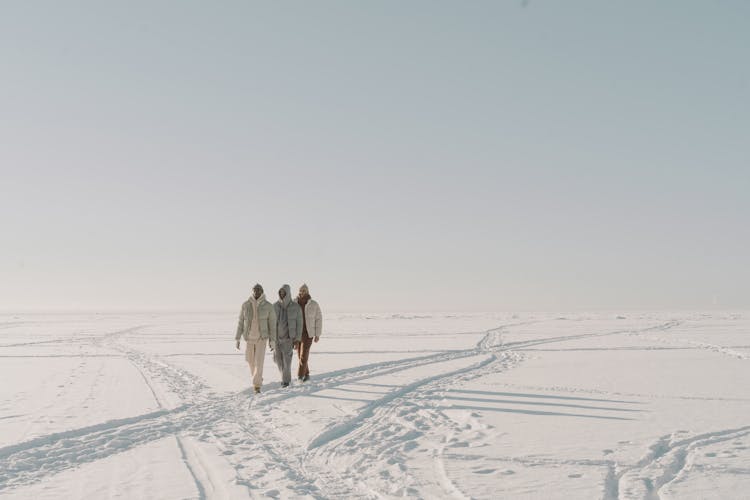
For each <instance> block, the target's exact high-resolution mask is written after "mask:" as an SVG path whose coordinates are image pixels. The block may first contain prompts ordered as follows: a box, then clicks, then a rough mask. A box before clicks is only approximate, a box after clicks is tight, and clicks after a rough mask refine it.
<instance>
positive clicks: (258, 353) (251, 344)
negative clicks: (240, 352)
mask: <svg viewBox="0 0 750 500" xmlns="http://www.w3.org/2000/svg"><path fill="white" fill-rule="evenodd" d="M266 342H268V341H267V340H266V339H263V338H261V339H258V340H248V341H247V347H246V348H245V359H246V360H247V364H248V365H250V376H252V377H253V386H254V387H260V386H261V385H263V360H264V359H265V357H266Z"/></svg>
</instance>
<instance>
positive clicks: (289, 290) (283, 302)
mask: <svg viewBox="0 0 750 500" xmlns="http://www.w3.org/2000/svg"><path fill="white" fill-rule="evenodd" d="M282 290H284V291H285V292H286V295H284V300H279V302H281V305H283V306H284V307H287V306H288V305H289V303H290V302H291V301H292V287H290V286H289V285H284V286H282V287H281V288H279V291H282Z"/></svg>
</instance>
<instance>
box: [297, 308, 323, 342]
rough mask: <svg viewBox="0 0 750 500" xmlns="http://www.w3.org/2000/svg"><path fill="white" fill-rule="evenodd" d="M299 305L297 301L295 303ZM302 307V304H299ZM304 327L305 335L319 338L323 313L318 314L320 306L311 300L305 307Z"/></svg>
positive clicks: (321, 331) (321, 330)
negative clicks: (305, 329)
mask: <svg viewBox="0 0 750 500" xmlns="http://www.w3.org/2000/svg"><path fill="white" fill-rule="evenodd" d="M297 302H298V303H299V300H298V301H297ZM300 307H302V304H300ZM303 309H304V311H305V326H306V327H307V335H308V336H309V337H310V338H312V337H320V335H321V334H322V333H323V313H321V312H320V306H319V305H318V303H317V302H315V301H314V300H313V299H309V300H308V301H307V304H306V305H305V307H303Z"/></svg>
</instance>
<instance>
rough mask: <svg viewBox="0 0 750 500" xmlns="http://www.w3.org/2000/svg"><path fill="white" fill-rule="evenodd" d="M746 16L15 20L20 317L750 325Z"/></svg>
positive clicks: (480, 5)
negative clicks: (428, 316)
mask: <svg viewBox="0 0 750 500" xmlns="http://www.w3.org/2000/svg"><path fill="white" fill-rule="evenodd" d="M748 61H750V2H747V1H745V0H735V1H732V0H725V1H707V0H706V1H688V0H672V1H659V2H654V1H624V0H622V1H612V2H603V1H601V0H592V1H585V2H584V1H564V2H563V1H558V0H554V1H553V0H548V1H541V0H531V1H529V2H528V3H527V4H526V5H525V6H524V2H521V1H507V2H502V1H494V0H493V1H472V2H462V1H453V2H446V1H409V2H403V1H378V2H350V1H336V2H332V1H329V2H325V1H324V2H308V1H299V2H251V1H244V0H243V1H233V2H197V1H162V2H152V1H147V2H145V1H143V2H135V1H128V2H119V3H115V2H98V1H91V2H57V1H46V2H43V1H33V2H28V1H21V0H18V1H15V2H3V3H2V5H0V169H1V170H0V172H1V174H2V175H1V177H0V179H1V183H0V186H1V187H0V310H17V309H40V310H44V309H71V310H76V309H129V308H138V309H140V308H147V309H162V308H166V309H180V310H216V309H221V310H234V309H238V308H239V305H240V303H241V302H242V301H243V300H244V299H245V298H246V297H247V296H248V295H249V293H250V288H251V287H252V285H253V284H254V283H256V282H260V283H261V284H263V285H264V287H265V289H266V291H267V294H268V295H269V298H271V299H275V298H276V291H277V290H278V288H279V287H280V286H281V285H282V284H284V283H290V284H291V285H292V287H293V289H294V290H296V289H297V287H298V286H299V285H300V284H301V283H302V282H307V283H308V284H309V286H310V290H311V293H312V295H313V296H314V297H316V298H318V299H319V301H320V302H321V305H322V306H323V308H324V310H328V311H332V310H337V311H346V310H366V311H383V310H393V311H402V310H421V311H440V310H443V311H445V310H449V311H514V310H568V309H570V310H581V309H638V308H649V309H709V308H748V307H750V258H749V257H748V254H749V253H750V252H749V249H750V229H748V228H749V227H750V137H749V135H750V64H748Z"/></svg>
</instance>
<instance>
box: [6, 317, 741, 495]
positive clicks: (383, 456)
mask: <svg viewBox="0 0 750 500" xmlns="http://www.w3.org/2000/svg"><path fill="white" fill-rule="evenodd" d="M529 323H531V322H525V323H512V324H507V325H502V326H500V327H497V328H494V329H491V330H489V331H487V332H486V334H485V336H484V337H483V338H482V339H481V340H480V341H479V342H478V344H477V345H476V346H475V347H473V348H470V349H464V350H455V351H438V352H435V353H433V354H428V355H424V356H418V357H412V358H406V359H398V360H393V361H384V362H377V363H371V364H367V365H362V366H359V367H355V368H349V369H344V370H339V371H333V372H329V373H326V374H322V375H321V376H320V377H317V378H316V379H315V380H313V381H311V382H309V383H306V384H304V385H301V386H293V387H290V388H289V389H286V390H285V391H284V392H281V391H274V390H273V389H272V390H270V391H269V392H267V393H263V394H262V395H260V396H257V397H254V398H252V399H251V398H250V397H249V391H247V390H246V391H242V392H240V393H238V394H230V395H217V394H215V393H214V392H213V391H211V390H210V388H209V387H208V386H206V385H205V384H204V383H203V382H202V381H201V380H200V379H199V378H198V377H196V376H194V375H192V374H191V373H189V372H188V371H186V370H182V369H180V368H177V367H176V366H174V365H171V364H169V363H167V362H166V361H165V360H164V358H165V357H167V356H158V355H153V354H149V353H146V352H143V351H139V350H137V349H136V347H134V346H133V345H130V344H128V343H126V342H122V340H121V339H122V338H123V337H125V336H128V335H129V334H134V333H136V332H137V331H138V330H140V329H142V328H144V327H143V326H137V327H133V328H128V329H124V330H120V331H116V332H112V333H109V334H106V335H102V336H98V337H95V336H88V337H84V338H79V337H76V340H77V341H79V340H80V341H83V340H84V339H85V340H86V341H88V342H92V343H93V344H94V345H96V346H98V347H102V348H105V349H108V350H110V351H114V352H116V353H117V354H118V355H120V356H123V357H125V358H127V359H128V360H129V361H130V363H132V365H133V366H134V367H135V368H136V369H137V370H138V371H139V373H140V374H141V375H142V377H143V380H144V383H145V384H146V386H147V387H148V388H149V390H150V391H151V394H152V395H153V398H154V401H155V404H156V405H157V406H158V410H157V411H153V412H149V413H145V414H143V415H139V416H134V417H130V418H124V419H118V420H111V421H109V422H104V423H101V424H97V425H92V426H88V427H83V428H80V429H75V430H71V431H66V432H60V433H55V434H50V435H47V436H43V437H39V438H36V439H32V440H30V441H26V442H23V443H18V444H14V445H11V446H6V447H4V448H0V493H1V492H2V491H3V490H4V489H9V488H17V487H20V486H24V485H30V484H33V483H37V482H39V481H41V480H42V479H44V478H46V477H48V476H49V475H51V474H55V473H58V472H61V471H64V470H67V469H70V468H74V467H76V466H78V465H80V464H83V463H87V462H93V461H95V460H100V459H102V458H105V457H108V456H111V455H114V454H117V453H121V452H123V451H126V450H129V449H132V448H135V447H137V446H141V445H143V444H146V443H149V442H152V441H155V440H159V439H163V438H166V437H170V436H173V437H174V438H175V439H176V440H177V445H178V448H179V451H180V453H181V456H182V458H183V461H184V463H185V466H186V467H187V469H188V471H189V473H190V474H191V475H192V477H193V479H194V481H195V485H196V490H197V492H198V496H199V498H201V499H203V498H222V497H225V496H226V491H225V490H224V489H223V479H222V478H220V477H215V476H214V473H213V471H212V467H211V466H210V465H206V460H205V459H206V457H204V456H203V455H202V453H203V452H202V451H201V450H200V448H201V447H200V446H195V445H194V444H192V439H197V440H199V441H201V442H205V443H209V444H210V445H211V446H213V447H215V448H216V449H218V450H219V451H220V453H221V455H222V458H223V459H225V460H226V461H227V462H228V463H229V464H230V465H231V466H232V467H233V468H234V471H235V474H236V478H235V481H236V484H239V485H243V486H245V487H246V488H247V489H248V490H249V493H250V494H251V496H271V497H274V496H279V495H281V493H280V492H279V491H278V490H277V489H275V488H276V487H278V486H280V485H284V486H285V487H288V488H291V489H292V490H293V493H294V495H300V496H302V495H309V496H313V497H316V498H379V497H382V495H383V494H385V495H393V496H401V495H407V496H408V495H417V496H425V493H424V492H425V491H427V492H432V494H435V492H439V495H440V496H447V497H453V498H467V497H469V495H467V494H465V493H464V492H462V491H461V490H460V489H459V486H458V485H457V484H456V483H455V482H453V481H452V480H451V478H450V471H448V470H446V468H445V464H444V463H443V455H444V451H445V448H446V446H453V447H460V446H468V444H469V443H470V442H476V441H479V442H481V441H482V440H487V439H491V437H492V432H493V431H492V429H488V428H485V427H484V426H483V425H482V424H481V423H480V422H479V420H478V419H477V418H476V417H477V415H475V414H472V413H471V412H470V411H466V410H463V409H462V408H461V407H460V406H457V405H450V404H449V405H447V406H446V405H445V403H444V401H445V400H444V397H443V396H444V395H445V394H446V393H447V392H448V391H449V390H450V389H451V388H452V387H456V386H460V385H461V384H463V383H465V382H467V381H470V380H473V379H476V378H478V377H482V376H485V375H488V374H491V373H497V372H501V371H504V370H508V369H511V368H512V367H513V366H515V365H516V364H518V363H519V362H521V361H522V360H523V356H524V354H523V353H522V352H521V351H520V350H522V349H524V348H527V347H533V346H538V345H545V344H553V343H556V342H564V341H570V340H577V339H585V338H593V337H600V336H611V335H619V334H631V335H644V334H648V333H650V332H653V331H666V330H668V329H670V328H673V327H674V326H676V325H678V324H679V322H676V321H670V322H666V323H663V324H659V325H656V326H651V327H648V328H644V329H640V330H617V331H611V332H601V333H589V334H578V335H568V336H555V337H547V338H540V339H533V340H528V341H518V342H510V343H504V342H503V331H505V330H507V329H508V328H512V327H514V326H521V325H525V324H529ZM41 342H45V341H40V342H37V343H41ZM29 344H34V343H23V344H11V345H12V346H18V345H29ZM471 358H476V360H475V361H473V362H470V363H469V362H468V361H470V360H471ZM462 359H466V360H467V362H466V363H465V365H464V366H461V367H458V368H455V369H452V370H449V371H446V372H441V373H438V374H435V375H431V376H427V377H423V378H420V379H417V380H414V381H412V382H410V383H407V384H404V385H403V386H401V387H398V388H396V389H393V390H391V391H390V392H386V393H384V394H382V396H381V397H379V398H377V399H374V400H373V401H371V402H369V403H366V404H364V405H363V406H362V407H361V408H359V409H358V410H357V412H356V413H355V414H354V415H352V416H350V417H348V418H347V419H346V420H344V421H343V422H336V423H333V424H331V425H329V426H328V427H326V428H325V429H323V430H322V431H321V432H320V433H319V434H318V435H317V436H315V437H313V438H312V439H311V440H310V442H309V443H307V444H306V445H300V443H297V442H292V441H291V440H290V438H289V437H288V435H287V434H286V433H285V429H284V427H285V426H289V425H293V422H291V423H290V422H286V423H284V422H282V423H279V422H274V420H273V419H272V418H271V414H272V411H273V409H274V407H275V405H276V404H278V403H281V402H284V401H286V400H289V399H291V398H298V397H303V396H308V395H313V394H314V393H316V392H319V391H322V390H326V389H334V388H337V387H341V386H344V385H348V384H352V383H356V382H363V381H367V380H370V379H372V378H374V377H378V376H383V375H388V374H393V373H399V372H404V371H407V370H412V369H417V368H424V367H429V366H430V365H435V364H438V363H446V362H455V361H460V360H462ZM572 399H573V398H572ZM581 399H584V398H581ZM602 409H607V408H602ZM248 410H250V411H248ZM452 410H456V411H464V413H468V416H467V417H466V421H465V422H458V421H457V420H456V419H455V418H452V417H451V416H450V415H449V413H448V412H450V411H452ZM508 411H512V410H508ZM531 413H533V412H531ZM571 416H572V415H571ZM597 418H599V417H597ZM601 418H607V417H601ZM611 418H616V417H611ZM748 433H750V427H742V428H739V429H730V430H725V431H718V432H714V433H708V434H702V435H699V436H694V437H692V438H683V439H679V438H678V437H676V436H675V435H672V436H665V437H662V438H661V439H660V440H659V441H658V442H657V443H655V444H654V445H653V446H652V447H651V452H650V453H649V454H648V455H646V456H645V457H644V458H643V459H642V460H641V461H639V462H638V463H637V464H634V465H632V466H630V467H628V466H623V465H621V464H615V463H614V462H612V461H607V460H603V461H591V462H587V464H588V465H595V466H598V467H605V468H606V470H607V471H608V473H607V476H606V479H605V484H604V485H603V490H604V493H605V498H607V499H619V498H624V497H622V496H621V495H622V494H623V492H628V491H633V492H635V491H636V490H638V485H640V488H641V489H642V490H643V492H642V493H643V496H641V498H659V496H658V495H659V491H660V490H661V489H662V488H664V487H665V486H667V485H669V484H670V483H671V482H672V481H674V480H675V479H677V478H678V477H679V476H680V474H681V473H682V471H683V470H684V468H685V467H686V464H688V463H689V456H690V453H692V452H693V450H695V449H696V448H697V447H699V446H701V445H705V444H707V443H715V442H719V441H723V440H729V439H734V438H736V437H739V436H744V435H746V434H748ZM256 435H262V436H264V439H262V440H257V439H254V438H253V436H256ZM420 440H421V441H420ZM425 443H427V444H425ZM414 453H423V454H426V455H428V456H430V457H432V462H433V463H434V471H433V472H437V474H430V475H427V474H423V475H421V476H420V475H418V474H414V473H413V472H410V471H409V470H407V468H406V466H405V463H406V457H407V456H409V455H410V454H414ZM515 460H518V459H515ZM383 463H387V464H388V467H387V468H386V469H383V468H382V464H383ZM248 464H253V466H248ZM435 477H437V480H436V479H435ZM638 491H640V490H638ZM287 494H288V492H287ZM649 495H650V496H649ZM427 496H430V493H427Z"/></svg>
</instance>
